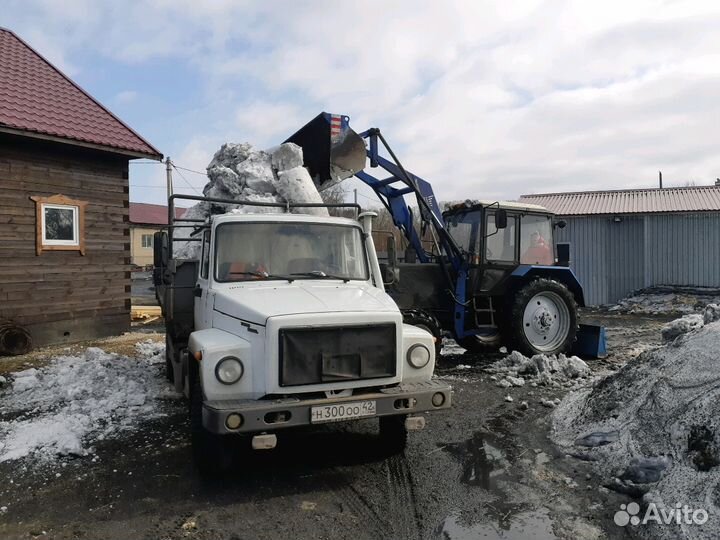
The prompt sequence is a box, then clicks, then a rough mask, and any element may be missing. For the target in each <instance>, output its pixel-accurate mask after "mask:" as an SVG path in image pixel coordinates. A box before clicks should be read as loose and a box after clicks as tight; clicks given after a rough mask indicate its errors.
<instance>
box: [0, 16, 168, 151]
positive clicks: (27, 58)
mask: <svg viewBox="0 0 720 540" xmlns="http://www.w3.org/2000/svg"><path fill="white" fill-rule="evenodd" d="M3 129H4V130H6V131H12V132H14V131H18V132H25V133H28V134H30V133H32V134H35V135H36V136H46V137H49V138H53V139H54V138H59V139H61V140H63V139H66V140H67V142H69V143H71V144H72V143H73V142H75V143H76V144H77V143H85V144H86V145H88V144H89V145H93V146H100V147H104V148H106V149H108V150H109V151H116V152H119V153H126V154H127V153H129V154H131V155H134V154H138V155H139V156H138V157H140V156H148V157H152V158H161V157H162V154H160V152H158V151H157V150H156V149H155V148H153V146H152V145H150V144H149V143H148V142H147V141H145V140H144V139H143V138H142V137H140V135H138V134H137V133H135V132H134V131H133V130H132V129H130V128H129V127H128V126H127V125H125V124H124V123H123V122H122V121H121V120H120V119H119V118H117V117H116V116H115V115H114V114H112V113H111V112H110V111H108V110H107V109H106V108H105V107H103V106H102V105H101V104H100V103H98V102H97V101H96V100H95V99H94V98H93V97H92V96H90V94H88V93H87V92H85V91H84V90H83V89H82V88H80V87H79V86H78V85H77V84H75V83H74V82H73V81H71V80H70V79H69V78H68V77H66V76H65V75H63V74H62V73H61V72H60V71H59V70H58V69H57V68H56V67H55V66H53V65H52V64H50V62H48V61H47V60H45V58H43V57H42V56H40V55H39V54H38V53H37V52H35V50H33V49H32V47H30V46H29V45H28V44H27V43H25V42H24V41H23V40H21V39H20V38H19V37H18V36H16V35H15V34H14V33H13V32H11V31H10V30H5V29H4V28H0V130H3Z"/></svg>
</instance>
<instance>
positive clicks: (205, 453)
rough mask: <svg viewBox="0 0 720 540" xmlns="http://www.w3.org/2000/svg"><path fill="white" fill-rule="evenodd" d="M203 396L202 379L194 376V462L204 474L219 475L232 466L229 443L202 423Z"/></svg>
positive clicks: (191, 426)
mask: <svg viewBox="0 0 720 540" xmlns="http://www.w3.org/2000/svg"><path fill="white" fill-rule="evenodd" d="M202 405H203V395H202V388H201V386H200V377H199V376H198V375H197V374H194V376H193V377H192V382H191V386H190V442H191V445H192V453H193V461H194V462H195V466H196V467H197V468H198V470H200V472H201V473H203V474H219V473H222V472H225V471H227V470H228V469H229V468H230V465H231V456H230V452H229V449H228V447H227V442H228V441H226V440H225V439H224V438H223V436H222V435H216V434H215V433H210V432H209V431H208V430H206V429H205V428H204V427H203V423H202Z"/></svg>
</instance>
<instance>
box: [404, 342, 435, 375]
mask: <svg viewBox="0 0 720 540" xmlns="http://www.w3.org/2000/svg"><path fill="white" fill-rule="evenodd" d="M407 361H408V364H410V365H411V366H412V367H414V368H416V369H420V368H424V367H425V366H427V363H428V362H429V361H430V351H429V350H428V348H427V347H426V346H425V345H423V344H422V343H416V344H415V345H413V346H412V347H410V348H409V349H408V352H407Z"/></svg>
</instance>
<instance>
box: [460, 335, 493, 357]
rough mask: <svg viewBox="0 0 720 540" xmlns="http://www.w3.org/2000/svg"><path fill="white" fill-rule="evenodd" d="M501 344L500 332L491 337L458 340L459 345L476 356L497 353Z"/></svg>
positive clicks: (471, 337) (470, 337)
mask: <svg viewBox="0 0 720 540" xmlns="http://www.w3.org/2000/svg"><path fill="white" fill-rule="evenodd" d="M501 344H502V339H501V337H500V332H498V333H496V334H493V335H490V336H469V337H465V338H462V339H459V340H458V345H460V346H461V347H462V348H463V349H467V350H468V351H470V352H471V353H475V354H489V353H496V352H498V349H499V348H500V346H501Z"/></svg>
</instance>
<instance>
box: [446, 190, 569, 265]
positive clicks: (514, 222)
mask: <svg viewBox="0 0 720 540" xmlns="http://www.w3.org/2000/svg"><path fill="white" fill-rule="evenodd" d="M443 218H444V221H445V227H446V229H447V231H448V232H449V233H450V235H451V236H452V238H453V240H455V243H456V244H457V245H458V247H459V248H460V249H461V250H462V251H463V253H464V255H465V257H466V261H467V263H468V264H470V265H471V266H488V267H514V266H518V265H521V264H532V265H540V266H552V265H554V264H555V251H554V247H553V246H554V243H553V228H554V226H555V225H556V223H555V222H554V221H553V214H552V213H551V212H549V211H548V210H547V209H545V208H543V207H542V206H538V205H534V204H523V203H515V202H502V203H497V202H494V203H493V202H489V201H466V202H465V203H462V204H457V205H454V206H452V207H450V208H449V209H448V210H446V211H445V212H443ZM557 224H560V223H557Z"/></svg>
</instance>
